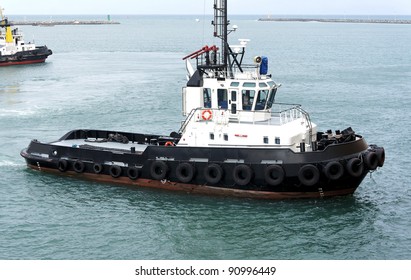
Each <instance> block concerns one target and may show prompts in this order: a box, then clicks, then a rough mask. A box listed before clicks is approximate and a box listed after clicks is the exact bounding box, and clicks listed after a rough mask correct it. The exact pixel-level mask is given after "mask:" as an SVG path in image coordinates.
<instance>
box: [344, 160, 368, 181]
mask: <svg viewBox="0 0 411 280" xmlns="http://www.w3.org/2000/svg"><path fill="white" fill-rule="evenodd" d="M345 168H346V169H347V172H348V174H350V175H351V176H353V177H360V176H361V174H362V173H363V171H364V165H363V164H362V161H361V160H360V159H359V158H352V159H350V160H349V161H348V162H347V165H346V166H345Z"/></svg>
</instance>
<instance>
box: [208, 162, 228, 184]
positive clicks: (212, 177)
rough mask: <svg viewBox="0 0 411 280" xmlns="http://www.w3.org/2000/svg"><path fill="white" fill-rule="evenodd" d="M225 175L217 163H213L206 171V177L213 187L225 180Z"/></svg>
mask: <svg viewBox="0 0 411 280" xmlns="http://www.w3.org/2000/svg"><path fill="white" fill-rule="evenodd" d="M223 175H224V171H223V169H222V168H221V166H220V165H218V164H216V163H211V164H209V165H208V166H207V167H206V168H205V169H204V177H205V179H206V180H207V183H209V184H212V185H215V184H218V183H219V182H220V181H221V179H222V178H223Z"/></svg>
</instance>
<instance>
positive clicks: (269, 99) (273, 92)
mask: <svg viewBox="0 0 411 280" xmlns="http://www.w3.org/2000/svg"><path fill="white" fill-rule="evenodd" d="M276 93H277V88H273V89H272V90H271V91H270V97H269V98H268V101H267V109H270V108H271V107H272V106H273V103H274V99H275V94H276Z"/></svg>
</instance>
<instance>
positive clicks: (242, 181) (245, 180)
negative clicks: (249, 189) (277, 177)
mask: <svg viewBox="0 0 411 280" xmlns="http://www.w3.org/2000/svg"><path fill="white" fill-rule="evenodd" d="M252 177H253V170H252V169H251V167H250V166H248V165H245V164H240V165H237V166H236V167H234V170H233V179H234V182H235V183H236V184H237V185H240V186H245V185H247V184H249V183H250V182H251V179H252Z"/></svg>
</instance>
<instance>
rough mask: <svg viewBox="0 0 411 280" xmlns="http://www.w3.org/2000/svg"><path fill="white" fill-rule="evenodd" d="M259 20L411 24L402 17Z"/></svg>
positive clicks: (271, 19) (268, 19) (273, 19)
mask: <svg viewBox="0 0 411 280" xmlns="http://www.w3.org/2000/svg"><path fill="white" fill-rule="evenodd" d="M258 20H259V21H298V22H331V23H385V24H411V20H402V19H320V18H260V19H258Z"/></svg>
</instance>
